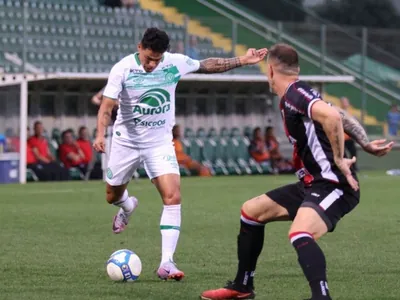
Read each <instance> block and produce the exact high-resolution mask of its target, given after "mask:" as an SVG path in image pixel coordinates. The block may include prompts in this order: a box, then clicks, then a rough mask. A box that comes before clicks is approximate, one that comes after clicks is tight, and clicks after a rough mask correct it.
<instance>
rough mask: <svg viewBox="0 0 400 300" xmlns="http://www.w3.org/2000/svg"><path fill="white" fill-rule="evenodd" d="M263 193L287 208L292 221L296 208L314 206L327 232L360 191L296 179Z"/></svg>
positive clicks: (356, 198) (337, 185)
mask: <svg viewBox="0 0 400 300" xmlns="http://www.w3.org/2000/svg"><path fill="white" fill-rule="evenodd" d="M266 195H267V196H268V197H269V198H271V199H272V200H273V201H275V202H276V203H278V204H279V205H281V206H283V207H284V208H286V209H287V211H288V212H289V217H290V218H291V220H293V219H294V218H295V217H296V214H297V210H298V209H299V207H311V208H313V209H315V211H316V212H317V213H318V214H319V215H320V216H321V218H322V219H323V220H324V221H325V223H326V226H327V227H328V231H330V232H332V231H333V230H334V229H335V227H336V224H337V223H338V222H339V220H340V219H341V218H342V217H343V216H344V215H346V214H348V213H349V212H350V211H351V210H353V208H355V207H356V206H357V204H358V203H359V201H360V190H358V191H357V192H355V191H354V190H353V189H352V188H351V187H350V186H349V185H344V184H336V183H332V182H329V181H323V182H315V183H313V184H312V186H310V187H306V186H305V185H304V184H303V183H302V182H297V183H294V184H288V185H285V186H283V187H280V188H277V189H275V190H272V191H269V192H267V193H266Z"/></svg>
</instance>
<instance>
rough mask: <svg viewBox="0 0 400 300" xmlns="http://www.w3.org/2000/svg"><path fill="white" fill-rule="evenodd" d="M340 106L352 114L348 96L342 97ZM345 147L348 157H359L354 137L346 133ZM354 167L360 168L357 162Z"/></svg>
mask: <svg viewBox="0 0 400 300" xmlns="http://www.w3.org/2000/svg"><path fill="white" fill-rule="evenodd" d="M340 107H341V108H342V109H343V110H344V111H346V112H347V113H348V114H349V115H350V116H351V115H352V114H351V111H350V101H349V99H348V98H346V97H342V98H340ZM344 147H345V150H347V152H348V157H350V158H351V157H353V156H355V157H357V148H356V144H355V142H354V141H353V139H352V138H351V137H350V136H349V135H348V134H346V133H345V134H344ZM353 167H354V169H355V170H357V169H358V168H357V163H354V164H353Z"/></svg>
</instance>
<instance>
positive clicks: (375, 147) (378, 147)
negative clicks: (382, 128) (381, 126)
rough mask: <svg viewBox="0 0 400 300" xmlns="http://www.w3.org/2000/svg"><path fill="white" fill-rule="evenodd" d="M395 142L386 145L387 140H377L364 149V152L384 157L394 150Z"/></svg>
mask: <svg viewBox="0 0 400 300" xmlns="http://www.w3.org/2000/svg"><path fill="white" fill-rule="evenodd" d="M393 145H394V142H389V143H386V140H375V141H372V142H369V143H368V144H367V145H365V146H364V147H363V149H364V151H366V152H368V153H369V154H372V155H375V156H378V157H380V156H384V155H386V154H388V153H389V152H390V151H391V150H392V148H393Z"/></svg>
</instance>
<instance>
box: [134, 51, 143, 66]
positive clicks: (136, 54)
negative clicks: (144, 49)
mask: <svg viewBox="0 0 400 300" xmlns="http://www.w3.org/2000/svg"><path fill="white" fill-rule="evenodd" d="M133 56H134V57H135V60H136V63H137V64H138V65H139V66H140V65H141V63H140V59H139V52H136V53H134V54H133Z"/></svg>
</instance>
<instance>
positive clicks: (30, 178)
mask: <svg viewBox="0 0 400 300" xmlns="http://www.w3.org/2000/svg"><path fill="white" fill-rule="evenodd" d="M26 181H28V182H30V181H39V179H38V177H37V176H36V174H35V172H33V170H31V169H29V168H28V169H26Z"/></svg>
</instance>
